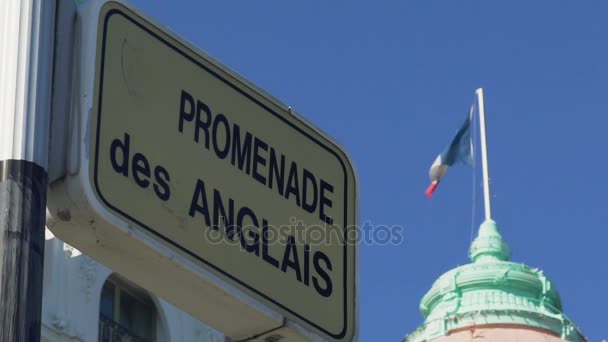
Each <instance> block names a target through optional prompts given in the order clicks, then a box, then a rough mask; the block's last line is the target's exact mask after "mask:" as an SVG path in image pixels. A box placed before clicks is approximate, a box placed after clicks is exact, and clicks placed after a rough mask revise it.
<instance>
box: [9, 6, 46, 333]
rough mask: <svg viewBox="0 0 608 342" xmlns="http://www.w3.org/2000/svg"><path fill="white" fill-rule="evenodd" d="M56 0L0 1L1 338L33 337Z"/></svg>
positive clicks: (39, 296)
mask: <svg viewBox="0 0 608 342" xmlns="http://www.w3.org/2000/svg"><path fill="white" fill-rule="evenodd" d="M55 4H56V0H1V1H0V341H11V342H13V341H15V342H22V341H39V340H40V321H41V311H42V274H43V261H44V260H43V259H44V230H45V217H46V191H47V180H48V176H47V165H48V144H49V138H48V137H49V121H50V119H49V116H50V99H51V82H52V70H53V68H52V66H53V39H54V33H55V31H54V20H55Z"/></svg>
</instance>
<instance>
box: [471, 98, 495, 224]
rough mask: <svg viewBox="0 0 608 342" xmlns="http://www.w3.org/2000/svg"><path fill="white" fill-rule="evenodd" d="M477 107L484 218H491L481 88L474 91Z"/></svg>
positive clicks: (484, 116)
mask: <svg viewBox="0 0 608 342" xmlns="http://www.w3.org/2000/svg"><path fill="white" fill-rule="evenodd" d="M475 93H476V94H477V101H478V107H479V131H480V133H481V136H480V139H481V164H482V168H483V200H484V201H483V202H484V208H485V212H486V220H491V219H492V209H491V207H490V176H488V168H489V167H488V145H487V142H486V114H485V112H484V108H483V89H481V88H479V89H477V90H476V91H475Z"/></svg>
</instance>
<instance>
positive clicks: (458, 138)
mask: <svg viewBox="0 0 608 342" xmlns="http://www.w3.org/2000/svg"><path fill="white" fill-rule="evenodd" d="M473 109H474V108H473V107H471V111H470V112H469V115H468V116H467V118H466V120H465V121H464V123H463V124H462V127H460V129H459V130H458V132H456V135H455V136H454V137H453V138H452V141H451V142H450V143H449V145H448V146H447V147H446V148H445V150H443V152H441V153H440V154H439V155H438V156H437V158H435V161H434V162H433V165H431V169H430V170H429V176H430V178H431V185H429V187H428V188H427V189H426V196H427V197H429V198H430V197H431V196H433V193H434V192H435V190H436V189H437V186H438V185H439V182H441V179H442V178H443V176H444V175H445V173H446V171H447V170H448V168H449V167H450V166H452V165H454V164H459V163H460V164H467V165H471V164H472V163H473V141H472V140H471V120H472V118H473Z"/></svg>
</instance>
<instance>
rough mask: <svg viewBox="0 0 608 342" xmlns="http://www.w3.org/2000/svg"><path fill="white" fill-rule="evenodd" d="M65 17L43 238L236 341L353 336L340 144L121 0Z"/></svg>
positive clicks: (349, 186) (352, 222)
mask: <svg viewBox="0 0 608 342" xmlns="http://www.w3.org/2000/svg"><path fill="white" fill-rule="evenodd" d="M73 10H74V11H75V17H76V18H77V19H76V20H74V23H75V24H74V25H75V27H74V29H73V30H71V31H73V34H72V35H63V36H62V37H61V38H59V36H58V39H59V40H60V41H59V42H58V44H59V45H58V46H69V48H65V50H64V51H68V50H69V51H73V55H72V56H70V57H69V58H70V60H72V61H74V62H73V63H64V65H69V66H70V67H73V69H71V70H64V71H65V72H64V73H62V75H64V77H67V76H65V75H70V82H71V84H72V85H71V87H70V90H69V91H67V90H66V91H65V93H63V94H62V93H61V92H59V93H58V94H57V103H64V104H65V103H70V105H69V106H63V107H61V106H58V107H54V108H60V107H61V108H64V110H56V111H54V112H53V115H54V123H55V124H56V125H61V126H62V127H64V128H63V129H62V130H60V129H59V128H58V129H57V131H64V132H65V134H55V135H54V136H53V137H52V139H51V144H52V148H51V156H50V158H51V165H50V168H51V169H52V170H53V172H52V174H51V181H52V183H51V185H50V191H49V204H48V207H49V209H48V212H49V217H48V219H47V221H48V225H49V228H50V229H51V230H52V231H53V233H54V234H56V235H57V236H58V237H59V238H61V239H62V240H64V241H66V242H68V243H70V244H72V245H74V246H75V247H76V248H79V249H80V250H82V251H83V252H84V253H87V254H89V255H91V256H93V257H95V258H97V259H98V260H100V261H101V262H103V263H104V264H106V265H108V266H109V267H111V268H113V269H115V270H117V271H118V272H120V273H122V274H123V275H125V276H126V277H128V278H130V279H132V280H133V281H135V282H138V283H140V284H141V285H142V286H144V287H146V288H148V289H150V290H151V291H154V292H155V293H157V294H159V295H161V296H162V297H164V298H165V299H167V300H168V301H170V302H172V303H174V304H176V305H177V306H179V307H180V308H182V309H184V310H186V311H187V312H189V313H191V314H193V315H194V316H195V317H197V318H199V319H201V320H202V321H204V322H206V323H208V324H210V325H212V326H214V327H215V328H217V329H218V330H220V331H222V332H224V333H226V334H227V335H228V336H230V337H232V338H234V339H236V340H245V339H253V340H255V339H256V338H258V339H260V340H264V339H263V338H265V337H267V336H274V338H275V339H274V340H276V341H278V340H282V341H283V340H285V341H299V340H327V341H353V340H355V339H356V331H357V327H356V326H357V307H356V306H357V301H356V299H357V292H356V291H357V289H356V281H357V274H356V272H357V246H356V244H357V241H356V236H357V235H356V233H357V232H356V231H355V229H356V225H357V223H358V222H357V210H358V208H357V186H356V179H355V174H354V170H353V167H352V165H351V163H350V161H349V158H348V156H347V154H346V153H345V152H344V150H343V149H341V148H340V147H339V146H338V145H337V144H336V143H335V142H334V141H333V140H332V139H330V138H329V137H328V136H326V135H325V134H323V133H322V132H320V131H319V130H318V129H316V128H315V127H313V126H312V125H311V124H309V123H307V122H306V121H305V120H304V119H302V118H301V117H300V116H298V115H297V114H295V113H293V112H292V111H291V110H290V109H289V108H288V107H287V106H285V105H284V104H282V103H280V102H279V101H277V100H276V99H274V98H273V97H271V96H270V95H268V94H266V93H265V92H263V91H262V90H260V89H258V88H256V87H255V86H254V85H252V84H251V83H249V82H248V81H246V80H244V79H243V78H242V77H240V76H239V75H237V74H236V73H234V72H233V71H231V70H230V69H228V68H226V67H225V66H223V65H222V64H221V63H219V62H217V61H215V60H214V59H212V58H211V57H209V56H208V55H206V54H205V53H203V52H202V51H200V50H199V49H197V48H196V47H194V46H192V45H190V44H189V43H187V42H185V41H184V40H183V39H181V38H179V37H178V36H177V35H175V34H174V33H172V32H170V31H169V30H167V29H165V28H163V27H161V26H160V25H158V24H156V23H154V22H153V21H152V20H150V19H149V18H146V17H145V16H143V15H142V14H140V13H138V12H137V11H135V10H134V9H132V8H131V7H129V6H128V5H126V4H124V3H119V2H114V1H109V2H105V1H90V2H87V3H84V4H82V5H78V6H76V7H75V8H74V9H73ZM62 11H63V9H62V8H60V11H59V12H58V16H59V17H61V16H62ZM66 17H70V15H67V16H66ZM68 31H70V30H68ZM66 36H67V37H66ZM66 42H67V43H66ZM56 53H57V52H56ZM57 82H58V81H57ZM57 82H56V84H57ZM61 99H63V100H61ZM66 99H70V100H69V101H67V100H66ZM62 101H63V102H62ZM66 108H67V109H66ZM66 128H67V129H66ZM54 131H55V130H54ZM276 338H278V339H276Z"/></svg>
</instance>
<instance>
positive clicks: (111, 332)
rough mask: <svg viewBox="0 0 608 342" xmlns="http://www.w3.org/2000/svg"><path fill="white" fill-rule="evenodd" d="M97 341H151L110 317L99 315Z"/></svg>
mask: <svg viewBox="0 0 608 342" xmlns="http://www.w3.org/2000/svg"><path fill="white" fill-rule="evenodd" d="M99 342H152V341H150V340H148V339H145V338H143V337H140V336H138V335H137V334H135V333H134V332H133V331H131V330H129V329H127V328H125V327H123V326H122V325H120V324H118V322H115V321H114V320H112V319H111V318H109V317H107V316H104V315H99Z"/></svg>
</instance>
